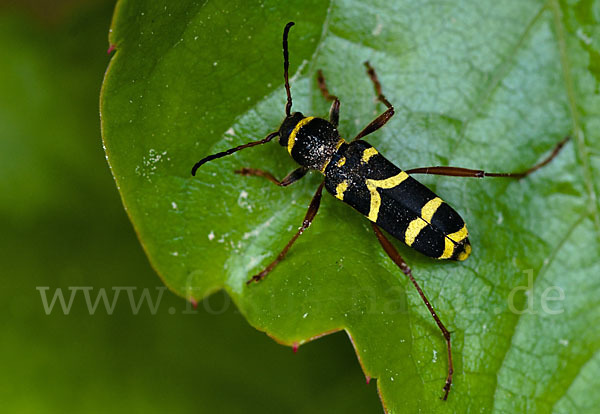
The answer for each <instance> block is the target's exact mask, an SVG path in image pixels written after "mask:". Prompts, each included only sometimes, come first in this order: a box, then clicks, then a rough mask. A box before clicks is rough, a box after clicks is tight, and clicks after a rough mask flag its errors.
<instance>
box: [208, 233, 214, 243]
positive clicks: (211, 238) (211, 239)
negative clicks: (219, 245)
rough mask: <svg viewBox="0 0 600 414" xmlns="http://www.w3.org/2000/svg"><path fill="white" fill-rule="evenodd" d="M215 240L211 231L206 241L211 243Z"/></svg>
mask: <svg viewBox="0 0 600 414" xmlns="http://www.w3.org/2000/svg"><path fill="white" fill-rule="evenodd" d="M214 239H215V232H213V231H211V232H210V233H208V240H210V241H213V240H214Z"/></svg>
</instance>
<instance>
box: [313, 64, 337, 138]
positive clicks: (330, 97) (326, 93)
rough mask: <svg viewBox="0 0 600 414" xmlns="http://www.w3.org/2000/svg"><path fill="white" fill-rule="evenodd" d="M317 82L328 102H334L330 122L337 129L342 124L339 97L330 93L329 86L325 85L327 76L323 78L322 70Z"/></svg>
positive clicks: (330, 110) (318, 74)
mask: <svg viewBox="0 0 600 414" xmlns="http://www.w3.org/2000/svg"><path fill="white" fill-rule="evenodd" d="M317 82H318V83H319V89H320V90H321V93H322V94H323V97H324V98H325V99H327V100H328V101H333V103H332V104H331V108H330V109H329V122H331V123H332V124H333V126H334V127H336V128H337V126H338V123H339V122H340V100H339V99H338V97H337V96H335V95H332V94H331V93H330V92H329V89H328V88H327V84H326V83H325V76H323V71H322V70H321V69H319V70H318V71H317Z"/></svg>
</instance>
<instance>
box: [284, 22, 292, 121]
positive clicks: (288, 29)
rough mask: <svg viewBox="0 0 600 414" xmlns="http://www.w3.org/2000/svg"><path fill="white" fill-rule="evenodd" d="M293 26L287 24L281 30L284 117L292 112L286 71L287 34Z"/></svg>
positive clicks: (288, 61) (287, 58)
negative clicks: (284, 101)
mask: <svg viewBox="0 0 600 414" xmlns="http://www.w3.org/2000/svg"><path fill="white" fill-rule="evenodd" d="M294 24H295V23H294V22H289V23H288V24H286V25H285V29H283V78H284V79H285V93H287V103H286V104H285V114H286V116H290V113H291V112H292V92H291V91H290V81H289V79H288V69H289V67H290V56H289V52H288V34H289V33H290V29H291V28H292V26H293V25H294Z"/></svg>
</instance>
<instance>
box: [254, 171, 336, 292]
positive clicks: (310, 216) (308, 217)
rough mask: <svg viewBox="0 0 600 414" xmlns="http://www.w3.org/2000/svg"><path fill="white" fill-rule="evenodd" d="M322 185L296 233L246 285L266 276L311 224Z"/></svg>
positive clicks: (318, 204)
mask: <svg viewBox="0 0 600 414" xmlns="http://www.w3.org/2000/svg"><path fill="white" fill-rule="evenodd" d="M324 185H325V182H322V183H321V184H320V185H319V187H318V188H317V191H316V192H315V195H314V196H313V198H312V200H311V201H310V205H309V206H308V211H307V212H306V216H304V220H303V221H302V226H301V227H300V228H299V229H298V231H297V232H296V234H294V236H293V237H292V238H291V239H290V241H289V242H288V243H287V244H286V245H285V247H284V248H283V250H282V251H281V252H280V253H279V254H278V255H277V257H276V258H275V260H273V261H272V262H271V263H270V264H269V265H268V266H267V267H265V268H264V270H263V271H262V272H260V273H258V274H256V275H254V276H252V278H250V279H249V280H248V281H247V282H246V284H247V285H249V284H250V283H252V282H260V281H261V280H263V279H264V278H265V276H267V275H268V274H269V272H270V271H271V270H273V269H274V268H275V266H277V264H278V263H279V262H280V261H282V260H283V258H284V257H285V255H286V254H287V252H288V250H290V247H292V245H293V244H294V242H295V241H296V240H297V239H298V237H300V235H301V234H302V233H304V231H305V230H306V229H307V228H308V227H309V226H310V225H311V223H312V221H313V219H314V218H315V216H316V215H317V212H318V211H319V206H320V205H321V194H322V193H323V186H324Z"/></svg>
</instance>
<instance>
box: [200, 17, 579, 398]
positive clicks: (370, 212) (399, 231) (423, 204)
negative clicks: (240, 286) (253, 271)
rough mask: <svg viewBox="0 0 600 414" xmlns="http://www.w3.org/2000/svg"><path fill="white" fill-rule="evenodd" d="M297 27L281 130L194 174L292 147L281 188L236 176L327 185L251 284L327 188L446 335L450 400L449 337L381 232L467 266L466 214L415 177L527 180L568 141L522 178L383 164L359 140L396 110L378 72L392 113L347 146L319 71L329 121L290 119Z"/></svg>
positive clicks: (269, 176) (286, 60) (309, 219)
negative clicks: (263, 149) (310, 178)
mask: <svg viewBox="0 0 600 414" xmlns="http://www.w3.org/2000/svg"><path fill="white" fill-rule="evenodd" d="M293 25H294V23H293V22H290V23H288V24H287V25H286V26H285V29H284V30H283V68H284V70H283V73H284V81H285V90H286V93H287V103H286V106H285V114H286V117H285V119H284V120H283V122H282V124H281V126H280V127H279V130H278V131H276V132H272V133H270V134H269V135H267V136H266V137H265V138H263V139H261V140H259V141H253V142H250V143H248V144H244V145H240V146H238V147H235V148H231V149H229V150H227V151H224V152H219V153H217V154H213V155H209V156H207V157H205V158H203V159H202V160H200V161H199V162H198V163H196V164H195V165H194V167H193V168H192V175H195V174H196V170H197V169H198V168H199V167H200V166H201V165H202V164H204V163H206V162H208V161H210V160H213V159H216V158H221V157H224V156H226V155H230V154H233V153H234V152H236V151H239V150H242V149H244V148H249V147H253V146H256V145H261V144H265V143H267V142H270V141H271V140H273V139H274V138H276V137H279V144H280V145H281V146H283V147H286V148H287V151H288V152H289V154H290V156H291V157H292V158H293V159H294V161H296V162H297V163H298V164H300V167H299V168H297V169H296V170H294V171H292V172H291V173H290V174H288V175H287V176H286V177H285V178H284V179H282V180H281V181H280V180H278V179H277V178H275V177H274V176H273V175H272V174H271V173H269V172H266V171H263V170H259V169H256V168H242V169H240V170H237V171H236V173H238V174H242V175H254V176H260V177H264V178H266V179H268V180H269V181H271V182H273V183H275V184H277V185H279V186H288V185H290V184H292V183H293V182H295V181H298V180H299V179H301V178H302V177H304V175H305V174H306V173H307V172H308V171H310V170H316V171H319V172H321V173H322V174H323V176H324V180H323V182H322V183H321V184H320V185H319V187H318V188H317V191H316V192H315V195H314V196H313V198H312V201H311V203H310V206H309V208H308V211H307V213H306V216H305V217H304V220H303V222H302V226H301V227H300V228H299V229H298V231H297V232H296V234H295V235H294V236H293V237H292V239H291V240H290V241H289V242H288V243H287V245H286V246H285V247H284V248H283V250H282V251H281V252H280V253H279V255H278V256H277V257H276V258H275V260H273V261H272V262H271V263H270V264H269V265H268V266H267V267H266V268H265V269H264V270H263V271H262V272H260V273H258V274H257V275H255V276H253V277H252V278H251V279H250V280H248V284H249V283H251V282H259V281H261V280H262V279H263V278H264V277H265V276H266V275H267V274H268V273H269V272H270V271H271V270H272V269H273V268H274V267H275V266H276V265H277V263H279V262H280V261H281V260H282V259H283V258H284V257H285V255H286V253H287V252H288V250H289V249H290V247H291V246H292V244H293V243H294V242H295V241H296V239H297V238H298V237H299V236H300V235H301V234H302V233H303V232H304V231H305V230H306V229H307V228H308V227H309V226H310V224H311V222H312V220H313V218H314V217H315V215H316V214H317V211H318V209H319V205H320V202H321V194H322V190H323V187H325V188H326V189H327V191H329V192H330V193H331V194H332V195H334V196H335V197H336V198H338V199H340V200H342V201H343V202H345V203H346V204H348V205H350V206H352V207H353V208H354V209H356V210H357V211H358V212H360V213H361V214H363V215H364V216H366V217H367V218H368V219H369V220H370V221H371V225H372V226H373V229H374V231H375V234H376V236H377V238H378V239H379V242H380V243H381V245H382V246H383V248H384V250H385V251H386V253H387V254H388V255H389V257H390V258H391V259H392V260H393V261H394V262H395V263H396V265H398V267H399V268H400V270H402V272H403V273H404V274H405V275H406V276H408V278H409V279H410V281H411V282H412V284H413V285H414V286H415V288H416V289H417V291H418V293H419V295H420V296H421V298H422V300H423V302H424V303H425V305H426V306H427V309H428V310H429V312H430V313H431V315H432V316H433V318H434V320H435V322H436V324H437V325H438V327H439V328H440V330H441V331H442V334H443V335H444V338H445V340H446V344H447V350H448V375H447V377H446V382H445V384H444V387H443V390H444V394H443V396H442V398H443V399H444V400H445V399H446V398H447V397H448V392H449V391H450V386H451V384H452V373H453V364H452V348H451V343H450V332H449V331H448V330H447V329H446V327H445V326H444V324H443V323H442V321H441V320H440V318H439V317H438V315H437V314H436V312H435V310H434V308H433V306H432V305H431V304H430V303H429V300H428V299H427V297H426V296H425V294H424V293H423V290H422V289H421V287H420V286H419V285H418V283H417V281H416V280H415V279H414V277H413V275H412V272H411V270H410V267H409V266H408V265H407V264H406V262H405V261H404V260H403V259H402V257H401V256H400V254H399V253H398V251H397V250H396V248H395V247H394V246H393V245H392V243H391V242H390V241H389V240H388V239H387V237H386V236H385V235H384V234H383V232H382V231H381V230H380V227H381V228H382V229H384V230H385V231H387V232H388V233H390V234H391V235H392V236H394V237H396V238H397V239H399V240H401V241H403V242H404V243H406V244H407V245H408V246H410V247H411V248H413V249H415V250H417V251H419V252H421V253H423V254H424V255H426V256H429V257H432V258H435V259H450V260H465V259H466V258H468V257H469V255H470V253H471V245H470V243H469V239H468V231H467V227H466V225H465V222H464V221H463V219H462V218H461V217H460V215H459V214H458V213H457V212H456V211H455V210H454V209H453V208H452V207H450V206H449V205H448V204H447V203H445V202H444V201H442V199H441V198H439V197H438V196H437V195H436V194H435V193H433V192H432V191H431V190H430V189H429V188H427V187H426V186H424V185H423V184H421V183H420V182H418V181H417V180H415V179H414V178H412V177H411V176H410V174H436V175H448V176H455V177H476V178H483V177H508V178H523V177H525V176H527V175H529V174H531V173H532V172H534V171H536V170H537V169H539V168H541V167H543V166H544V165H546V164H548V163H549V162H550V161H551V160H552V159H553V158H554V157H555V156H556V155H557V154H558V152H559V151H560V149H561V148H562V147H563V146H564V144H565V143H566V141H567V140H568V139H569V137H566V138H564V139H563V140H562V141H560V142H559V143H558V144H557V145H556V147H555V148H554V150H553V151H552V153H551V154H550V155H549V156H548V157H547V158H546V159H544V160H543V161H542V162H540V163H538V164H536V165H534V166H533V167H531V168H529V169H528V170H526V171H523V172H518V173H488V172H485V171H483V170H471V169H467V168H460V167H425V168H414V169H411V170H407V171H403V170H402V169H400V168H398V167H397V166H396V165H394V164H393V163H392V162H390V161H388V160H387V159H386V158H384V157H383V156H382V155H381V154H380V153H379V152H378V151H377V150H376V149H375V148H373V146H371V145H370V144H369V143H368V142H366V141H363V140H361V138H363V137H365V136H367V135H369V134H371V133H372V132H375V131H376V130H378V129H379V128H381V127H382V126H383V125H385V124H386V123H387V121H388V120H389V119H390V118H391V117H392V116H393V115H394V107H393V106H392V104H391V103H390V102H389V101H388V100H387V99H386V98H385V96H384V95H383V93H382V91H381V84H380V83H379V80H378V79H377V75H376V74H375V70H374V69H373V67H371V65H370V64H369V62H365V66H366V67H367V74H368V75H369V77H370V78H371V80H372V82H373V84H374V87H375V91H376V94H377V98H378V100H379V101H380V102H382V103H383V104H384V105H385V106H386V107H387V110H386V111H385V112H383V113H382V114H381V115H379V116H378V117H377V118H376V119H375V120H374V121H372V122H371V123H370V124H369V125H367V126H366V127H365V128H364V129H363V130H362V131H361V132H360V133H359V134H358V135H357V136H356V137H355V138H354V139H353V140H352V141H350V142H346V141H345V140H344V139H343V138H341V137H340V134H339V132H338V130H337V125H338V121H339V110H340V101H339V99H338V98H337V97H336V96H334V95H332V94H330V93H329V90H328V89H327V86H326V84H325V79H324V77H323V74H322V72H321V71H318V84H319V89H320V90H321V92H322V94H323V96H324V97H325V99H328V100H330V101H333V103H332V105H331V109H330V111H329V120H326V119H323V118H317V117H312V116H309V117H306V116H304V115H303V114H302V113H300V112H293V113H292V112H291V109H292V95H291V92H290V85H289V80H288V68H289V56H288V44H287V43H288V42H287V39H288V34H289V31H290V28H291V27H292V26H293Z"/></svg>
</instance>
